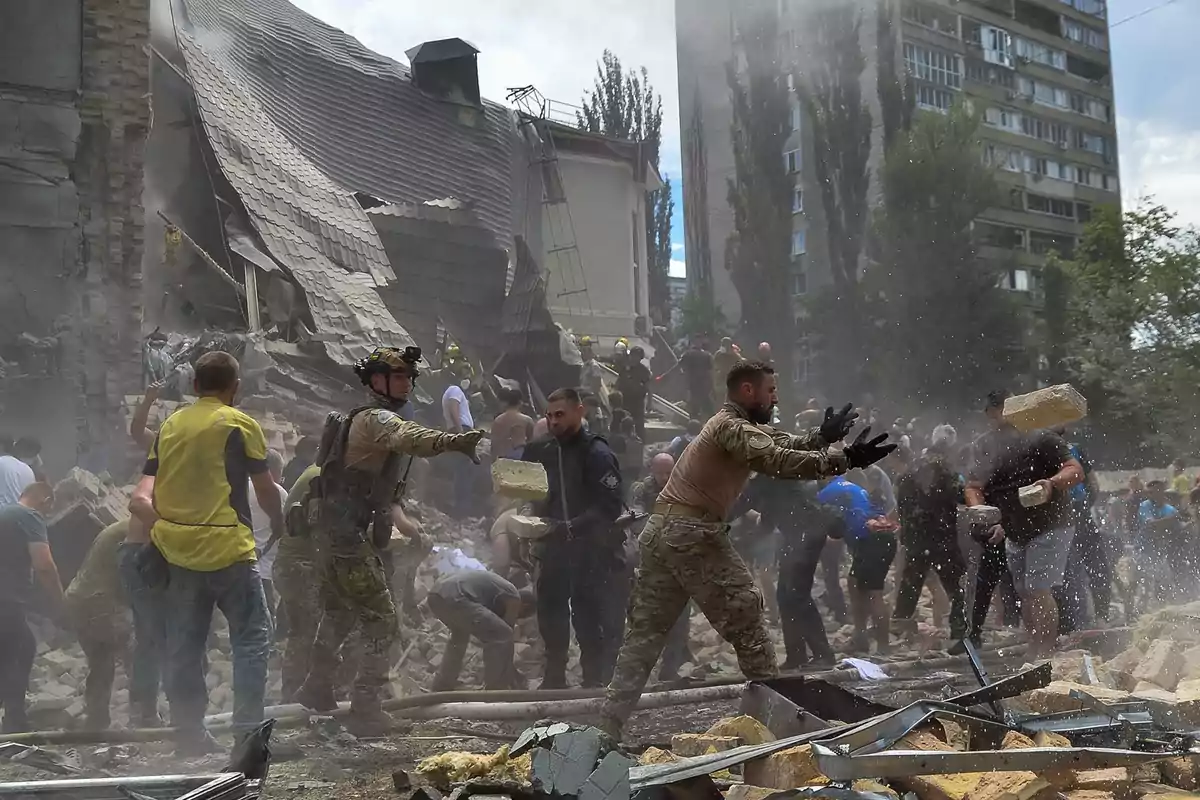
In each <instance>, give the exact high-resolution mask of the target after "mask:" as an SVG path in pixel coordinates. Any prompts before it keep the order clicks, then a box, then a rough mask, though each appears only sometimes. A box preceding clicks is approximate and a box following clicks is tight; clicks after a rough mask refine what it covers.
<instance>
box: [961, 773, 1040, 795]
mask: <svg viewBox="0 0 1200 800" xmlns="http://www.w3.org/2000/svg"><path fill="white" fill-rule="evenodd" d="M1057 797H1058V791H1057V790H1056V789H1055V788H1054V787H1053V786H1051V785H1050V783H1049V782H1048V781H1046V780H1045V779H1043V778H1040V777H1038V776H1037V775H1035V774H1034V773H1032V772H1023V771H1021V772H988V773H986V774H984V776H983V777H982V778H980V780H979V783H978V784H977V785H976V786H975V789H974V791H972V792H971V800H1052V798H1057Z"/></svg>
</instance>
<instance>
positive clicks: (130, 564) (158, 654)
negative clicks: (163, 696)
mask: <svg viewBox="0 0 1200 800" xmlns="http://www.w3.org/2000/svg"><path fill="white" fill-rule="evenodd" d="M145 546H146V545H143V544H138V543H134V542H126V543H124V544H122V545H121V548H120V550H119V551H118V553H117V566H118V568H119V570H120V574H121V587H122V588H123V589H124V590H125V597H126V598H128V600H129V606H130V608H131V609H132V610H133V639H134V642H133V665H132V668H131V670H130V671H131V673H132V674H131V675H130V677H129V705H130V707H131V711H132V714H133V716H135V717H143V718H152V717H154V716H155V715H157V713H158V686H159V681H160V677H162V664H163V660H164V658H165V656H166V650H167V608H166V599H165V592H164V591H163V590H162V589H154V588H151V587H149V586H147V585H146V584H145V582H144V581H143V580H142V576H141V574H140V573H139V572H138V569H137V555H138V553H140V552H141V550H142V548H143V547H145ZM165 683H166V682H165V680H164V681H163V684H164V687H165Z"/></svg>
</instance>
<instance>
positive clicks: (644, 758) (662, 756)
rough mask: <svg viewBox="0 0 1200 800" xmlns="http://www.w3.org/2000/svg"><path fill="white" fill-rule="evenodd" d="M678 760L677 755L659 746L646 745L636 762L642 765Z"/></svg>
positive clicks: (671, 762)
mask: <svg viewBox="0 0 1200 800" xmlns="http://www.w3.org/2000/svg"><path fill="white" fill-rule="evenodd" d="M678 760H679V756H677V755H675V754H674V753H672V752H671V751H670V750H663V749H662V748H660V747H647V748H646V749H645V750H643V751H642V754H641V755H640V756H639V757H638V763H639V764H641V765H642V766H643V767H645V766H649V765H651V764H674V763H675V762H676V761H678Z"/></svg>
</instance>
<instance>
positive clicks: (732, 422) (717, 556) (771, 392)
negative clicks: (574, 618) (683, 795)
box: [601, 361, 893, 739]
mask: <svg viewBox="0 0 1200 800" xmlns="http://www.w3.org/2000/svg"><path fill="white" fill-rule="evenodd" d="M725 385H726V392H727V395H726V403H725V405H724V406H722V407H721V410H720V411H718V412H717V413H716V415H715V416H713V417H712V419H710V420H709V421H708V423H707V424H706V425H705V426H704V429H703V430H702V431H701V432H700V435H699V436H698V437H696V440H695V441H694V442H692V443H691V445H689V446H688V448H687V449H686V450H684V452H683V457H682V458H681V459H680V460H679V463H678V464H676V465H675V469H674V470H673V471H672V473H671V477H670V479H668V481H667V485H666V486H665V487H664V488H663V490H662V492H661V493H660V494H659V496H658V501H657V502H656V503H655V504H654V508H653V511H654V513H653V515H652V516H651V517H650V520H649V521H648V522H647V524H646V528H645V530H643V531H642V533H641V535H640V536H639V537H638V544H639V547H640V551H641V562H640V566H639V568H638V571H637V577H636V582H635V585H634V590H633V597H632V599H631V600H630V603H629V615H628V632H627V634H626V637H625V643H624V644H623V645H622V647H621V654H620V656H619V657H618V659H617V668H616V672H615V674H614V675H613V679H612V682H611V683H610V684H609V686H608V692H607V696H606V699H605V703H604V708H603V709H602V711H601V728H602V729H603V730H604V731H605V732H606V733H608V734H609V735H610V736H612V737H613V738H615V739H620V735H621V730H622V728H624V726H625V721H626V720H627V719H628V718H629V715H630V714H631V713H632V712H633V709H634V706H636V705H637V700H638V697H639V696H640V695H641V693H642V689H643V687H645V685H646V680H647V678H649V676H650V670H651V669H652V668H653V667H654V663H655V662H656V661H657V660H658V656H659V653H661V652H662V648H663V643H664V642H665V641H666V638H667V634H668V633H669V631H670V630H671V626H672V625H674V624H675V621H676V620H677V619H679V614H680V613H681V612H682V611H683V609H684V607H685V606H686V605H687V602H688V601H689V600H695V601H696V603H697V604H698V605H699V606H700V610H701V611H703V612H704V615H705V616H706V617H708V619H709V621H710V622H712V624H713V627H715V628H716V629H717V631H718V632H720V634H721V635H722V636H723V637H724V638H725V640H726V641H728V642H729V643H730V644H731V645H733V648H734V650H735V651H736V652H737V655H738V663H739V665H740V666H741V669H742V672H743V673H744V674H745V676H746V677H747V678H749V679H752V680H753V679H764V678H772V677H775V676H776V675H777V674H778V672H779V669H778V666H777V664H776V661H775V652H774V649H773V647H772V645H771V640H770V637H769V636H768V634H767V629H766V626H765V624H764V623H763V598H762V593H761V592H760V591H759V589H758V587H757V586H756V585H755V583H754V577H753V576H752V575H751V574H750V570H749V568H748V567H747V566H746V564H745V562H744V561H742V559H741V558H740V557H739V556H738V554H737V552H736V551H735V550H734V548H733V544H732V542H731V541H730V539H729V525H728V524H727V522H726V520H727V519H728V517H729V513H730V510H731V509H732V508H733V505H734V503H735V501H736V500H737V498H738V495H740V494H741V493H742V490H743V489H744V488H745V486H746V481H747V479H748V478H749V477H750V473H751V472H760V473H764V474H767V475H773V476H775V477H779V478H792V479H797V478H799V479H807V480H816V479H818V478H827V477H829V476H831V475H839V474H842V473H844V472H845V471H846V470H847V469H850V468H852V467H855V466H864V467H865V466H867V465H868V464H873V463H875V462H876V461H878V460H879V459H881V458H883V457H885V456H886V455H887V454H888V453H890V452H891V451H892V449H893V447H892V446H890V445H886V444H884V442H885V441H886V440H887V436H880V437H877V438H875V439H871V440H868V439H867V434H868V433H869V431H864V432H863V433H862V434H861V435H860V436H859V437H858V438H857V439H856V440H855V441H854V442H853V443H852V444H850V445H849V446H848V447H846V448H845V450H844V451H843V452H840V453H839V452H830V451H829V450H828V447H829V445H831V444H833V443H835V442H838V441H841V440H842V439H843V438H845V436H846V434H847V433H848V432H849V430H850V428H851V426H853V424H854V420H855V419H856V415H854V414H853V413H852V412H851V408H852V407H851V406H850V405H847V406H846V407H845V408H843V409H842V410H841V411H840V412H837V413H834V411H833V409H832V408H830V409H829V410H828V411H827V412H826V415H825V421H824V423H823V424H822V425H821V427H820V428H816V429H814V430H812V431H809V432H808V433H806V434H803V435H793V434H789V433H785V432H783V431H780V430H776V429H774V428H771V427H770V426H768V425H767V424H766V423H767V422H768V421H769V420H770V419H771V412H772V410H773V409H774V407H775V404H776V403H777V401H778V397H777V394H776V384H775V371H774V370H773V369H772V368H771V367H770V366H768V365H767V364H763V363H762V362H757V361H745V362H741V363H739V364H737V365H736V366H735V367H734V368H733V369H731V370H730V371H729V375H728V377H727V379H726V382H725Z"/></svg>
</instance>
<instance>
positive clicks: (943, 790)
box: [892, 772, 987, 800]
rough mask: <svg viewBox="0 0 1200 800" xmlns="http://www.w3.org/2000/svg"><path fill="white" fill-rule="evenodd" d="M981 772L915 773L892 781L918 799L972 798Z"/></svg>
mask: <svg viewBox="0 0 1200 800" xmlns="http://www.w3.org/2000/svg"><path fill="white" fill-rule="evenodd" d="M986 774H987V773H983V772H960V773H953V774H950V775H916V776H914V777H911V778H901V779H898V780H894V781H892V783H894V784H896V785H897V786H899V787H900V788H902V789H904V790H905V791H907V792H912V793H913V794H915V795H916V796H917V798H918V800H973V798H974V797H975V789H976V787H978V786H979V782H980V781H981V780H983V777H984V775H986Z"/></svg>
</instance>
